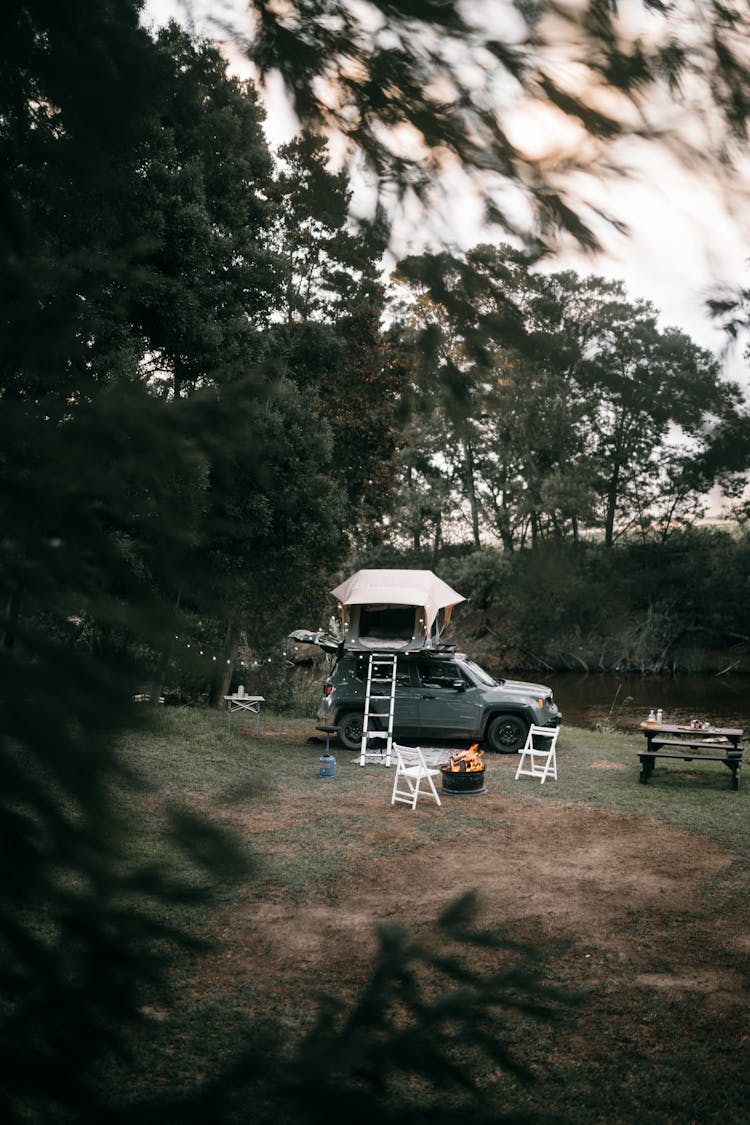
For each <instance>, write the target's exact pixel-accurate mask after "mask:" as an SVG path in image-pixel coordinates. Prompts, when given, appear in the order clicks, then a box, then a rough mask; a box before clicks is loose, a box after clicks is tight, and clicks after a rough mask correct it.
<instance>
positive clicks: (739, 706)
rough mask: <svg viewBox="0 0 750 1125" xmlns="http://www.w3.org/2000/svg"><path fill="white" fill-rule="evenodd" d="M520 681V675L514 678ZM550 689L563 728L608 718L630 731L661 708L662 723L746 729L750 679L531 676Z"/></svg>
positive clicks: (569, 674) (749, 713)
mask: <svg viewBox="0 0 750 1125" xmlns="http://www.w3.org/2000/svg"><path fill="white" fill-rule="evenodd" d="M517 678H518V679H523V678H524V676H523V674H522V673H519V674H518V676H517ZM529 679H534V680H536V679H538V680H539V681H540V682H541V683H544V684H548V685H549V686H550V687H551V688H552V689H553V691H554V693H555V702H556V703H557V705H558V707H559V708H560V710H561V711H562V713H563V723H569V724H570V725H571V726H577V727H593V726H594V724H595V723H597V722H601V721H603V720H606V719H609V720H610V722H611V723H612V724H613V725H615V726H617V727H619V728H620V729H621V730H633V729H635V728H637V727H638V724H639V723H642V722H643V720H644V719H646V718H647V717H648V713H649V711H650V710H651V708H653V709H654V711H656V709H657V708H659V707H661V708H662V710H663V712H664V720H665V722H666V721H672V720H674V721H675V722H679V723H683V722H686V721H689V720H690V719H701V720H703V721H709V722H711V723H712V724H713V725H714V726H725V727H741V728H742V729H744V730H750V676H732V677H728V676H681V677H672V676H663V677H660V676H648V677H628V676H611V675H596V674H592V675H588V676H587V675H578V674H577V673H573V672H567V673H552V672H550V673H542V674H541V675H539V676H538V677H537V676H529Z"/></svg>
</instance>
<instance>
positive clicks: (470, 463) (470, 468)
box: [464, 441, 482, 550]
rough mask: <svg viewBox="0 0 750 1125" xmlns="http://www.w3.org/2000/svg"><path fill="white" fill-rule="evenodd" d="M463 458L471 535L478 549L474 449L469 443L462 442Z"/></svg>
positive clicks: (479, 545) (479, 544)
mask: <svg viewBox="0 0 750 1125" xmlns="http://www.w3.org/2000/svg"><path fill="white" fill-rule="evenodd" d="M464 457H465V459H466V494H467V496H468V498H469V508H470V510H471V534H472V537H473V539H474V546H475V547H476V549H477V550H479V549H480V547H481V546H482V543H481V541H480V538H479V505H478V504H477V490H476V486H475V484H474V449H473V447H472V444H471V442H470V441H465V442H464Z"/></svg>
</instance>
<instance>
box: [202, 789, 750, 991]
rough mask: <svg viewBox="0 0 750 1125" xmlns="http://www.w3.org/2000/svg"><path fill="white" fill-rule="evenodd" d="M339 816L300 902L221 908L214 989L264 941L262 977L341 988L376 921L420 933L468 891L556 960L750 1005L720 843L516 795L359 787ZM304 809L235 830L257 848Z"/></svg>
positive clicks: (353, 983) (357, 969)
mask: <svg viewBox="0 0 750 1125" xmlns="http://www.w3.org/2000/svg"><path fill="white" fill-rule="evenodd" d="M459 801H460V802H461V808H460V809H459V807H458V804H459ZM473 801H477V802H478V801H482V802H483V805H482V819H483V821H484V820H485V818H486V817H487V815H488V814H489V815H490V822H491V824H492V826H493V829H492V832H491V833H488V832H487V831H486V830H484V829H482V830H480V829H479V828H478V827H477V826H476V824H473V823H472V816H471V811H470V806H471V804H472V802H473ZM370 803H372V805H373V807H372V808H369V809H368V807H367V806H368V804H370ZM375 803H376V804H377V808H375V807H374V806H375ZM475 807H476V806H475ZM336 812H337V815H339V816H340V817H342V818H343V829H342V830H343V831H344V832H347V831H348V828H347V824H346V818H347V815H348V816H350V817H351V818H352V824H351V831H350V835H349V841H348V842H349V845H350V848H351V862H350V870H349V872H348V873H347V874H345V875H342V876H340V877H337V878H333V879H330V880H327V879H325V878H324V879H322V880H320V884H319V887H318V888H317V889H316V887H315V886H311V887H309V888H308V889H307V891H306V893H305V896H304V897H305V899H306V900H307V901H305V902H295V901H294V898H293V896H291V895H284V894H281V896H280V900H279V896H277V897H276V901H271V902H269V901H268V900H267V898H264V899H263V900H258V901H255V900H252V901H248V902H246V903H245V904H243V905H241V906H240V907H234V908H233V909H232V910H231V911H228V912H227V913H226V915H225V916H223V917H222V918H221V920H220V926H219V928H220V931H221V934H222V937H223V941H224V950H223V954H222V957H221V958H220V960H219V961H214V962H213V964H212V967H211V969H210V975H211V978H212V986H213V987H214V988H217V989H219V990H220V991H221V990H222V988H224V987H227V988H230V987H231V985H232V982H233V981H234V980H236V979H237V975H238V974H243V973H245V972H247V971H248V970H249V969H250V967H251V966H252V965H257V960H258V954H259V953H260V952H262V960H263V965H264V973H265V974H267V979H269V980H273V981H276V982H284V985H283V986H284V988H286V989H288V990H289V991H290V994H293V993H295V992H299V990H302V991H305V992H314V991H317V990H318V989H319V987H320V984H321V981H325V980H334V979H335V980H336V982H337V987H338V988H339V989H343V990H344V991H346V992H349V991H350V990H353V989H356V988H357V986H358V985H359V984H361V983H362V981H363V980H365V979H366V977H367V974H368V971H369V969H370V967H371V964H372V957H373V954H374V951H375V948H376V941H377V939H376V930H377V927H378V925H380V924H381V923H383V922H394V921H395V922H398V923H401V924H403V925H404V926H405V927H406V928H408V929H410V930H412V931H416V932H421V931H423V930H426V929H427V927H429V925H430V924H431V922H432V921H433V920H434V919H435V918H436V916H437V915H438V914H439V913H440V911H441V910H443V909H444V907H445V906H446V905H447V904H448V903H450V902H451V901H452V900H453V899H455V898H456V897H457V896H459V895H461V894H463V893H464V892H466V891H467V890H469V889H472V888H473V889H476V891H477V892H478V895H479V901H480V904H481V906H480V909H481V917H480V921H481V923H482V924H483V925H485V926H488V927H492V928H499V929H501V930H503V931H505V932H506V933H507V934H508V935H509V936H511V937H513V938H516V939H519V940H521V941H525V942H528V943H529V944H530V945H532V946H533V947H535V948H540V947H541V948H548V949H552V948H554V947H559V946H560V944H561V943H564V944H565V945H567V946H568V953H567V954H566V957H570V958H573V959H574V960H578V961H581V960H584V961H586V960H588V961H590V962H592V964H591V965H589V966H586V969H587V970H593V968H594V964H595V963H596V961H597V959H600V960H601V959H602V958H604V959H606V963H607V965H608V966H609V969H608V971H609V972H611V966H612V965H616V966H619V969H618V973H619V974H620V975H621V976H622V978H623V979H630V980H632V981H633V982H637V983H638V984H639V985H640V986H642V987H644V988H650V989H652V990H653V991H654V993H655V994H657V993H660V992H661V991H662V990H663V989H664V987H666V985H667V984H669V982H670V981H671V982H672V983H671V986H670V987H673V988H676V989H679V988H683V989H685V988H689V987H690V983H689V982H691V981H692V982H694V985H695V991H696V992H700V993H703V994H705V993H710V992H711V991H712V988H711V987H710V982H711V981H713V982H715V983H716V984H717V987H718V980H719V978H720V980H721V992H722V994H731V995H732V997H733V998H734V1002H736V1003H744V1002H745V999H746V998H745V997H744V995H743V993H742V988H741V977H740V973H739V970H738V968H737V966H736V964H735V963H733V959H732V957H731V954H732V953H733V952H734V953H736V952H737V949H738V945H739V943H741V934H742V933H744V932H745V921H744V917H742V915H741V914H740V912H739V910H738V908H737V906H733V905H732V904H731V903H728V902H725V901H724V899H723V897H722V875H723V874H724V873H726V872H728V871H729V870H730V868H731V866H732V863H733V856H732V854H731V853H730V852H728V851H727V850H726V849H725V848H723V847H721V846H720V845H718V844H714V843H712V842H710V841H708V840H706V839H703V838H700V837H694V836H690V835H687V834H686V833H684V832H681V831H679V830H677V829H675V828H672V827H669V826H668V825H665V824H662V823H659V822H658V821H656V820H653V819H647V818H641V817H636V816H629V815H620V814H616V813H612V812H609V811H606V810H602V809H595V808H581V807H559V806H553V805H549V804H545V803H542V802H537V801H535V800H533V799H531V800H529V801H528V803H524V804H519V803H516V802H514V801H512V800H510V799H509V798H508V797H505V796H503V795H502V794H493V793H491V792H489V791H488V792H487V793H486V794H485V795H483V796H481V797H476V798H464V799H456V800H455V801H454V802H450V801H449V800H445V801H444V803H443V807H442V808H440V809H439V808H437V807H436V806H435V805H434V804H428V803H427V802H424V803H420V805H419V806H418V808H417V809H416V810H414V811H412V810H411V809H409V808H408V807H406V806H396V807H391V806H389V805H388V804H387V800H386V801H385V802H384V800H383V795H382V793H378V794H377V796H374V795H372V793H366V792H363V793H362V794H361V795H360V797H359V798H358V801H357V809H356V810H355V809H353V808H352V807H351V802H349V803H345V804H343V805H342V807H341V808H339V809H337V810H336ZM368 812H369V814H370V815H369V816H368V815H367V814H368ZM303 814H304V803H303V802H297V801H294V800H290V801H288V802H287V803H286V804H284V803H281V804H280V805H279V806H278V807H275V808H274V810H273V811H272V812H270V813H266V814H264V815H261V816H260V817H258V816H254V817H253V818H252V820H249V819H248V821H247V822H246V823H245V826H244V829H245V831H247V832H248V833H249V834H250V836H251V838H254V839H255V843H256V845H257V847H258V848H262V846H263V836H264V834H265V833H267V832H268V830H269V828H270V827H271V825H273V827H274V829H275V830H276V831H277V832H278V831H279V830H283V825H284V820H285V818H287V819H288V820H289V826H290V828H292V827H293V826H294V824H295V823H298V821H299V817H300V816H301V815H303ZM355 814H356V815H355ZM428 822H429V824H430V826H434V825H435V824H436V823H438V824H439V827H440V834H439V836H438V837H437V838H436V837H434V836H431V835H430V833H429V832H425V828H426V826H427V824H428ZM384 840H386V841H387V844H388V847H387V852H386V854H383V852H384V848H383V843H384ZM426 841H427V842H426ZM665 982H666V983H665ZM679 982H682V983H679ZM685 982H688V983H685ZM706 982H709V984H706Z"/></svg>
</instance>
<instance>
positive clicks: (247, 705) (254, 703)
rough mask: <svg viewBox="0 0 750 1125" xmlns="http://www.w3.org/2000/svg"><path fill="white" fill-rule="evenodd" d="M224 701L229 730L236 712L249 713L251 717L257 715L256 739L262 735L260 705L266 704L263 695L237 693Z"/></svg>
mask: <svg viewBox="0 0 750 1125" xmlns="http://www.w3.org/2000/svg"><path fill="white" fill-rule="evenodd" d="M224 699H225V700H226V704H227V730H229V729H230V728H231V725H232V715H233V714H234V712H235V711H249V712H250V714H251V715H255V737H256V738H257V737H258V736H259V734H260V705H261V703H265V702H266V701H265V698H264V696H262V695H245V693H244V691H243V692H235V693H234V695H225V696H224Z"/></svg>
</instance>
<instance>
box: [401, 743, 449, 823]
mask: <svg viewBox="0 0 750 1125" xmlns="http://www.w3.org/2000/svg"><path fill="white" fill-rule="evenodd" d="M392 749H393V752H394V754H395V755H396V776H395V777H394V779H393V793H392V795H391V804H392V805H395V804H396V801H403V802H404V803H405V804H407V805H411V807H412V808H413V809H415V808H416V807H417V801H418V799H419V797H420V796H421V797H434V798H435V800H436V802H437V803H438V805H439V804H440V797H439V796H438V791H437V789H436V788H435V782H434V781H433V780H432V779H433V777H438V775H439V774H440V770H439V769H432V768H431V767H430V766H428V765H427V763H426V762H425V760H424V754H423V753H422V751H421V750H420V749H419V748H418V747H415V748H412V747H407V746H397V745H396V743H395V742H394V743H393V746H392ZM423 782H426V788H425V787H424V786H423V784H422V783H423Z"/></svg>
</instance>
